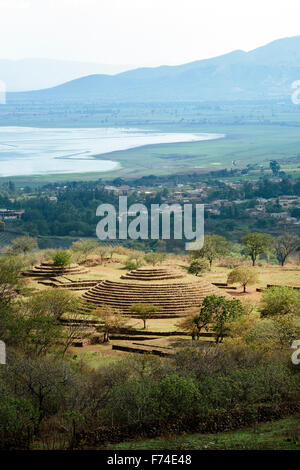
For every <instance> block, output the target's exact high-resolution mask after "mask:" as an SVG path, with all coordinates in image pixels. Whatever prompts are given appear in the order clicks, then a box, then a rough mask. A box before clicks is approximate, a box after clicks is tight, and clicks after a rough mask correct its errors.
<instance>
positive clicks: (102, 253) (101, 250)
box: [96, 245, 108, 264]
mask: <svg viewBox="0 0 300 470" xmlns="http://www.w3.org/2000/svg"><path fill="white" fill-rule="evenodd" d="M96 253H97V255H99V257H100V264H103V261H104V260H105V258H107V254H108V250H107V246H105V245H98V248H97V250H96Z"/></svg>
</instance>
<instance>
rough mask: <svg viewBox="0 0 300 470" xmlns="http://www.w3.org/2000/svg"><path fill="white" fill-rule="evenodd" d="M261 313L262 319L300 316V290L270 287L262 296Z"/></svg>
mask: <svg viewBox="0 0 300 470" xmlns="http://www.w3.org/2000/svg"><path fill="white" fill-rule="evenodd" d="M260 313H261V316H262V317H272V316H275V315H287V314H291V315H299V314H300V290H296V289H293V288H292V287H270V288H269V289H266V290H265V291H264V292H263V294H262V299H261V306H260Z"/></svg>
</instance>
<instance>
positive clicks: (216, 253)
mask: <svg viewBox="0 0 300 470" xmlns="http://www.w3.org/2000/svg"><path fill="white" fill-rule="evenodd" d="M230 248H231V242H230V241H229V240H227V239H226V238H225V237H222V236H221V235H206V236H205V237H204V244H203V247H202V248H201V250H195V251H194V252H193V253H192V256H193V257H194V258H199V257H201V258H206V259H207V260H208V261H209V265H210V267H212V264H213V261H214V260H215V259H218V258H220V257H221V256H225V255H227V254H228V253H229V252H230Z"/></svg>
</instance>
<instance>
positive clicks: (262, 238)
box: [241, 232, 273, 266]
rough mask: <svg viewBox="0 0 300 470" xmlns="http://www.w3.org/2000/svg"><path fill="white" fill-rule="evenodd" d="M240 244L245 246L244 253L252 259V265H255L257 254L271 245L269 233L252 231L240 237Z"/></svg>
mask: <svg viewBox="0 0 300 470" xmlns="http://www.w3.org/2000/svg"><path fill="white" fill-rule="evenodd" d="M241 241H242V244H243V245H244V247H245V252H246V255H247V256H249V257H250V258H251V260H252V266H255V263H256V260H257V258H258V256H259V255H261V254H263V253H266V252H267V251H268V250H269V249H270V247H271V246H272V245H273V238H272V237H271V235H267V234H265V233H259V232H252V233H250V232H249V233H247V235H246V236H244V237H242V240H241Z"/></svg>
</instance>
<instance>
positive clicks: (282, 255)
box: [274, 233, 300, 266]
mask: <svg viewBox="0 0 300 470" xmlns="http://www.w3.org/2000/svg"><path fill="white" fill-rule="evenodd" d="M299 244H300V239H299V237H298V236H297V235H294V234H292V233H285V234H284V235H281V236H280V237H278V238H277V239H276V240H275V244H274V247H275V251H276V255H277V258H278V261H279V262H280V264H281V266H284V264H285V263H286V261H287V258H288V257H289V256H290V255H291V254H292V253H294V252H295V251H296V249H297V247H298V246H299Z"/></svg>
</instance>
